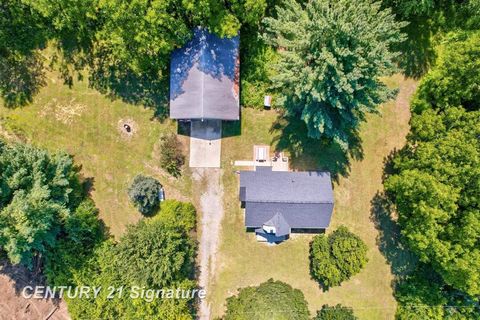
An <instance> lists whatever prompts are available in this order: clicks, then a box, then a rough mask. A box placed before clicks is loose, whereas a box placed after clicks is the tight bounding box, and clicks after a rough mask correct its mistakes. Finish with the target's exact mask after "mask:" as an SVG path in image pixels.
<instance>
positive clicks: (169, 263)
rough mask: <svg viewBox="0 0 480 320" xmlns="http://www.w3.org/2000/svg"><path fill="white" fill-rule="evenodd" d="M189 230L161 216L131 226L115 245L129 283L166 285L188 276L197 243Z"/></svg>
mask: <svg viewBox="0 0 480 320" xmlns="http://www.w3.org/2000/svg"><path fill="white" fill-rule="evenodd" d="M185 233H186V230H185V229H182V228H175V227H165V226H164V224H163V222H162V221H161V219H159V218H158V216H157V217H154V218H152V219H151V220H141V221H140V222H139V223H138V224H137V225H134V226H130V227H129V228H128V229H127V232H126V234H125V235H124V236H123V237H122V238H121V240H120V242H119V243H118V245H117V246H116V248H115V255H116V260H117V270H118V271H119V272H120V273H121V274H122V277H123V279H125V280H126V281H128V283H132V284H137V285H139V286H147V287H148V286H154V287H159V288H162V287H166V286H168V285H169V284H171V283H173V282H176V281H179V280H181V279H183V278H187V277H189V276H190V275H191V272H192V270H193V267H194V261H193V254H194V249H195V245H194V243H193V241H192V240H191V239H190V238H189V237H188V236H186V234H185Z"/></svg>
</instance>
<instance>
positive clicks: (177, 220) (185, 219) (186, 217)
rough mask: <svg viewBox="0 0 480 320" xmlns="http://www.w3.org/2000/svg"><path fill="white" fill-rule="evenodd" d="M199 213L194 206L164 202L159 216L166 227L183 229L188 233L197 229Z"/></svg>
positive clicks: (178, 202)
mask: <svg viewBox="0 0 480 320" xmlns="http://www.w3.org/2000/svg"><path fill="white" fill-rule="evenodd" d="M196 218H197V213H196V210H195V207H194V206H193V204H191V203H189V202H180V201H177V200H165V201H163V202H162V210H161V211H160V214H159V215H158V219H160V220H161V221H162V222H163V224H164V225H166V226H169V227H181V228H183V229H185V230H186V231H189V230H193V229H195V226H196Z"/></svg>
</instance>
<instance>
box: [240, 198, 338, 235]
mask: <svg viewBox="0 0 480 320" xmlns="http://www.w3.org/2000/svg"><path fill="white" fill-rule="evenodd" d="M332 211H333V203H281V202H273V203H272V202H246V203H245V226H246V227H247V228H258V227H261V226H263V224H264V223H265V222H266V221H268V220H270V219H272V218H273V216H275V214H277V213H278V212H281V213H282V216H283V217H284V219H285V221H286V222H287V223H288V225H289V226H290V228H291V229H325V228H327V227H328V226H329V225H330V219H331V217H332Z"/></svg>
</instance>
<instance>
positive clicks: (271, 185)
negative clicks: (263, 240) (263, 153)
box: [240, 167, 333, 229]
mask: <svg viewBox="0 0 480 320" xmlns="http://www.w3.org/2000/svg"><path fill="white" fill-rule="evenodd" d="M240 200H241V201H244V202H245V226H246V227H253V228H257V227H261V226H263V225H264V224H265V222H268V221H269V220H271V219H272V218H274V216H275V215H276V214H278V213H281V215H282V217H283V218H284V220H285V221H286V222H287V224H288V225H289V226H290V228H292V229H297V228H298V229H308V228H311V229H324V228H327V227H328V226H329V224H330V219H331V216H332V212H333V190H332V182H331V178H330V174H329V173H328V172H317V171H309V172H280V171H272V170H271V168H269V167H266V168H263V167H257V171H241V172H240Z"/></svg>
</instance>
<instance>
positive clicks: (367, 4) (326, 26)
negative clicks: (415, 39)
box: [264, 0, 404, 149]
mask: <svg viewBox="0 0 480 320" xmlns="http://www.w3.org/2000/svg"><path fill="white" fill-rule="evenodd" d="M276 10H277V18H272V17H270V18H265V20H264V21H265V25H266V33H265V39H266V40H267V41H268V43H269V44H271V45H273V46H275V47H277V48H279V49H280V50H279V54H280V58H279V60H278V63H276V64H275V66H274V71H275V75H274V76H273V77H272V82H273V87H274V88H276V89H278V90H279V91H280V92H281V93H282V97H281V104H283V106H284V108H285V109H286V110H287V115H290V116H293V117H299V118H301V119H302V120H303V121H305V123H306V124H307V127H308V134H309V136H310V137H313V138H326V139H329V140H333V141H334V142H335V143H338V144H339V145H341V146H342V147H343V148H344V149H348V147H349V142H350V140H351V136H352V134H353V135H355V134H356V131H357V130H358V128H359V126H360V124H361V123H362V121H364V119H365V114H366V113H369V112H375V110H376V108H377V105H378V104H380V103H382V102H384V101H385V100H386V99H387V98H389V96H390V94H391V93H392V92H391V91H390V90H388V89H387V88H386V86H385V85H384V84H383V83H382V82H381V81H380V80H379V77H380V76H382V75H387V74H389V73H391V72H392V71H393V70H395V65H394V62H393V59H394V58H395V57H396V56H397V54H395V53H393V52H392V51H391V47H392V46H393V45H394V44H397V43H399V42H401V41H402V40H403V39H404V37H403V35H402V34H401V33H400V28H401V27H402V26H404V24H403V23H400V22H396V21H395V19H394V16H393V15H392V14H391V11H390V9H385V10H382V9H381V8H380V3H377V2H371V1H349V0H340V1H331V0H319V1H309V2H307V3H306V4H305V5H304V6H302V4H301V3H298V2H296V1H295V0H287V1H285V2H284V5H283V6H281V7H280V6H277V9H276Z"/></svg>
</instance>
